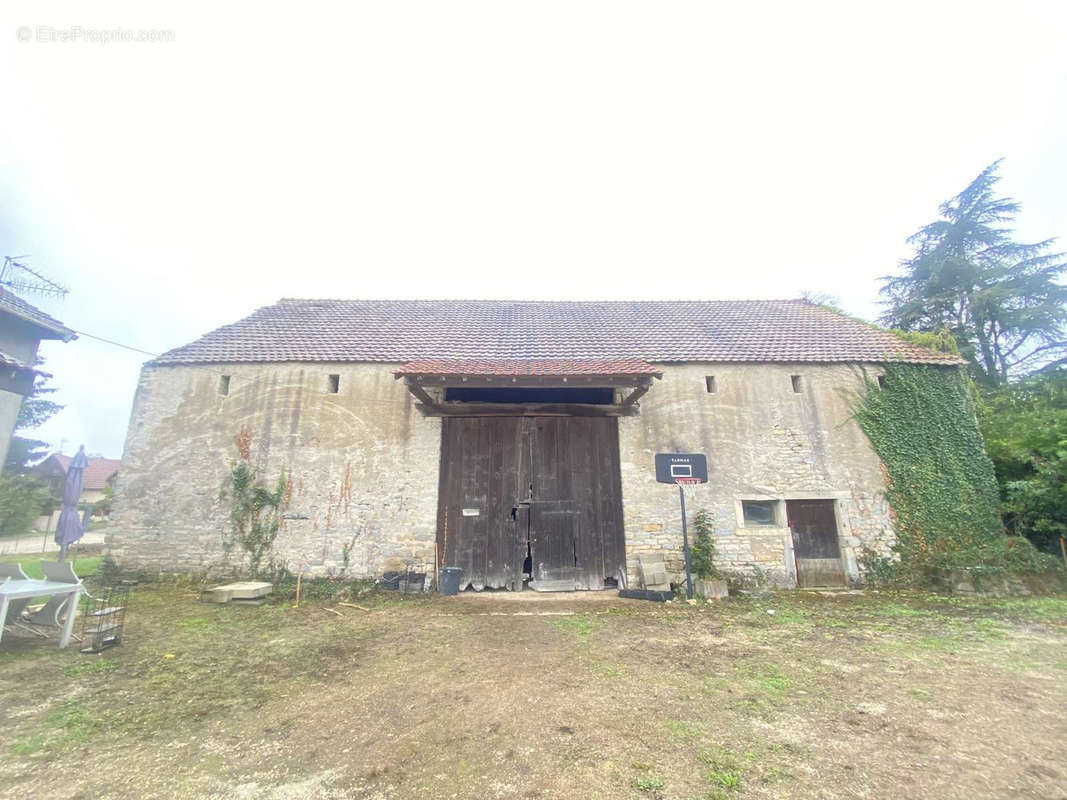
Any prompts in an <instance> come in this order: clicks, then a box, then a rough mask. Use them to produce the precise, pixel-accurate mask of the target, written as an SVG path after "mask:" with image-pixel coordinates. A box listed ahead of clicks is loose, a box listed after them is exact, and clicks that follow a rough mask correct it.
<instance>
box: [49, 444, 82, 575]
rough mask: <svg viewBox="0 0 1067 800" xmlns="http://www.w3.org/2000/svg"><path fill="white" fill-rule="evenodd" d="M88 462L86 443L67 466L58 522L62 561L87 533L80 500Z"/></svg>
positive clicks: (57, 540) (57, 534) (57, 536)
mask: <svg viewBox="0 0 1067 800" xmlns="http://www.w3.org/2000/svg"><path fill="white" fill-rule="evenodd" d="M88 464H89V459H87V458H86V457H85V445H82V446H81V447H79V448H78V454H77V455H76V456H74V460H73V461H71V462H70V466H69V467H68V468H67V481H66V483H64V484H63V510H62V511H60V512H59V522H58V523H57V524H56V544H58V545H59V560H60V561H62V560H63V559H64V558H66V557H67V548H69V547H70V546H71V545H72V544H74V543H75V542H76V541H78V540H79V539H80V538H82V534H83V533H85V527H84V526H83V525H82V520H81V515H80V514H79V513H78V501H79V500H81V496H82V485H83V484H84V483H85V467H86V466H88Z"/></svg>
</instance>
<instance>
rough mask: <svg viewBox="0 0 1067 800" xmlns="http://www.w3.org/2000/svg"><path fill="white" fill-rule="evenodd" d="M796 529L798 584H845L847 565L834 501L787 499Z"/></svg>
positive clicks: (788, 515)
mask: <svg viewBox="0 0 1067 800" xmlns="http://www.w3.org/2000/svg"><path fill="white" fill-rule="evenodd" d="M785 508H786V516H787V517H788V520H789V529H790V530H791V531H792V532H793V552H794V554H795V556H796V563H797V585H798V586H801V587H810V586H844V585H845V565H844V562H843V561H842V560H841V545H840V544H839V542H838V539H837V518H836V516H835V514H834V501H833V500H786V501H785Z"/></svg>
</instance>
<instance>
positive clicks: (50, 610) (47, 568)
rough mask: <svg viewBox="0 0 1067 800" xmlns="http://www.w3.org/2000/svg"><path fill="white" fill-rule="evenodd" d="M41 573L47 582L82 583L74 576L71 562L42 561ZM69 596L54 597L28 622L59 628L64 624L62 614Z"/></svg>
mask: <svg viewBox="0 0 1067 800" xmlns="http://www.w3.org/2000/svg"><path fill="white" fill-rule="evenodd" d="M41 571H42V572H44V577H45V580H48V581H54V582H55V583H81V578H79V577H78V576H77V575H75V574H74V567H73V565H72V564H71V563H70V562H69V561H42V562H41ZM68 599H69V598H68V597H67V595H54V596H52V597H50V598H49V599H48V602H47V603H45V604H44V605H43V606H41V607H40V609H38V610H37V611H35V612H33V613H32V614H31V615H30V616H29V619H27V622H29V623H30V624H31V625H40V626H41V627H43V628H58V627H60V626H61V625H62V624H63V620H61V619H60V613H61V612H62V610H63V607H64V606H65V605H66V604H67V600H68Z"/></svg>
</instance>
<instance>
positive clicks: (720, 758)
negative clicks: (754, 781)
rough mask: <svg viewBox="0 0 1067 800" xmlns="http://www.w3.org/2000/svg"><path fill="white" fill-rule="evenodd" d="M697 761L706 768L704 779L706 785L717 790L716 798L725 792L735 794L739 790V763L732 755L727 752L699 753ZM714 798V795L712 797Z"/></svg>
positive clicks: (704, 751) (740, 768)
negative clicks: (706, 782)
mask: <svg viewBox="0 0 1067 800" xmlns="http://www.w3.org/2000/svg"><path fill="white" fill-rule="evenodd" d="M697 759H698V760H699V761H700V762H701V763H702V764H704V765H705V766H706V767H707V771H706V772H705V773H704V777H705V778H706V779H707V781H708V783H710V784H712V786H714V787H715V788H716V789H717V790H720V791H719V792H717V794H718V796H720V797H721V796H722V794H723V791H721V790H725V792H737V791H740V790H741V770H742V767H741V763H740V762H739V761H738V759H737V757H736V756H734V754H733V753H730V752H728V751H725V750H723V751H718V752H711V751H707V750H703V751H701V752H700V753H699V754H698V755H697ZM713 796H714V795H713Z"/></svg>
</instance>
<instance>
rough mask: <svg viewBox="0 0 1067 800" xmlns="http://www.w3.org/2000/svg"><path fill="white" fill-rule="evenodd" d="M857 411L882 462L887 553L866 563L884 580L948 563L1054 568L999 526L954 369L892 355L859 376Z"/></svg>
mask: <svg viewBox="0 0 1067 800" xmlns="http://www.w3.org/2000/svg"><path fill="white" fill-rule="evenodd" d="M856 419H857V421H858V422H859V425H860V427H861V428H862V429H863V431H864V433H866V434H867V437H868V438H869V439H870V441H871V444H872V445H873V447H874V450H875V452H876V453H877V454H878V456H879V457H880V458H881V460H882V463H883V465H884V466H885V470H886V478H887V485H888V489H887V492H886V496H887V499H888V501H889V504H890V506H891V507H892V510H893V516H894V528H895V530H896V537H897V541H896V544H895V545H894V550H895V555H896V556H897V557H898V558H897V559H896V560H895V561H892V562H889V561H887V560H885V559H884V558H881V559H875V558H871V557H870V556H873V554H868V558H866V559H865V560H864V565H865V566H866V567H868V571H869V572H873V574H872V577H876V578H877V579H879V580H881V581H884V582H905V583H920V584H921V583H927V582H929V581H930V580H931V578H932V576H936V575H937V574H938V573H939V572H943V571H946V570H953V569H960V568H965V569H969V570H974V571H975V574H976V575H978V574H999V575H1001V576H1003V575H1004V574H1007V573H1013V574H1019V573H1028V572H1029V573H1034V572H1041V571H1046V570H1048V569H1050V568H1051V569H1055V561H1054V560H1053V559H1049V558H1046V557H1043V556H1042V555H1041V554H1040V553H1038V552H1037V551H1036V550H1034V548H1033V546H1032V545H1029V542H1027V541H1025V540H1020V539H1016V538H1008V537H1005V536H1004V533H1003V530H1002V527H1001V522H1000V516H999V514H998V506H999V496H998V490H997V483H996V478H995V476H994V474H993V464H992V462H991V461H990V460H989V456H987V455H986V451H985V445H984V442H983V440H982V434H981V432H980V431H979V428H978V422H977V419H976V417H975V405H974V393H973V387H972V386H971V384H970V381H969V379H968V378H967V376H966V375H965V374H964V372H963V371H962V370H958V369H936V368H931V367H925V366H917V365H913V364H890V365H887V367H886V370H885V380H884V381H883V385H882V386H881V387H879V385H878V384H876V383H875V382H874V381H868V382H867V392H866V394H865V395H864V396H863V398H862V400H861V401H860V403H859V406H858V408H857V409H856Z"/></svg>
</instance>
